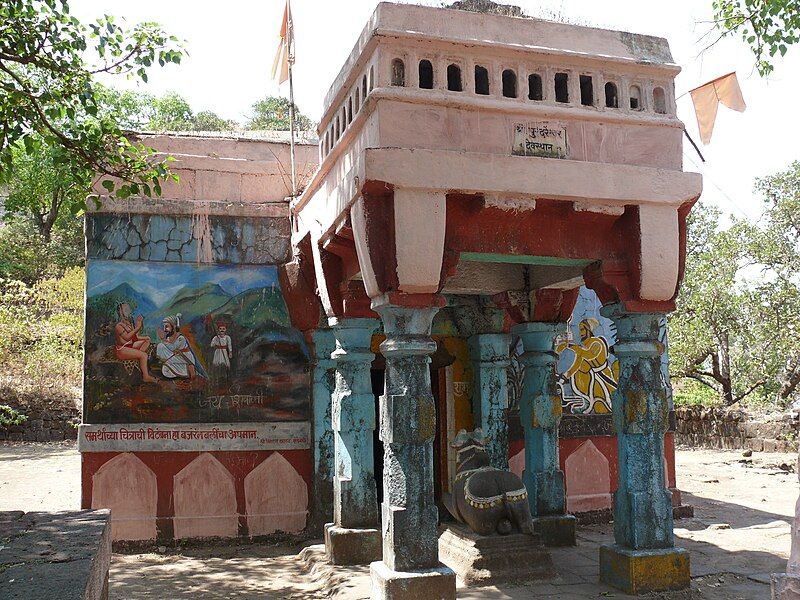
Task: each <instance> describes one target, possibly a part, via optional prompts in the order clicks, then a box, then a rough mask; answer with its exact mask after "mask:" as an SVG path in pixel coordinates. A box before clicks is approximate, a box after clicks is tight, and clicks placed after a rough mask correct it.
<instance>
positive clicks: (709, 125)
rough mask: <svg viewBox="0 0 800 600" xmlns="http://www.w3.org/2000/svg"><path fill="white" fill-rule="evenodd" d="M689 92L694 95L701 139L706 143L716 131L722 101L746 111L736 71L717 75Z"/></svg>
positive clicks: (732, 107)
mask: <svg viewBox="0 0 800 600" xmlns="http://www.w3.org/2000/svg"><path fill="white" fill-rule="evenodd" d="M689 93H690V94H691V95H692V102H693V103H694V113H695V115H696V116H697V127H698V129H700V139H701V140H703V143H704V144H708V143H709V142H711V133H712V132H713V131H714V121H716V119H717V108H719V103H720V102H722V103H723V104H724V105H725V106H727V107H728V108H730V109H732V110H735V111H738V112H744V109H745V108H747V105H746V104H745V103H744V98H743V97H742V90H741V88H740V87H739V80H738V79H737V78H736V72H733V73H728V74H727V75H723V76H722V77H717V78H716V79H713V80H712V81H709V82H708V83H705V84H703V85H701V86H700V87H696V88H694V89H693V90H691V91H690V92H689Z"/></svg>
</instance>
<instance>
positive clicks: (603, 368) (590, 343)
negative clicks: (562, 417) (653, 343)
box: [556, 318, 619, 414]
mask: <svg viewBox="0 0 800 600" xmlns="http://www.w3.org/2000/svg"><path fill="white" fill-rule="evenodd" d="M599 325H600V323H599V321H598V320H597V319H594V318H588V319H583V320H582V321H581V322H580V324H579V325H578V331H579V333H580V336H581V343H580V344H573V343H570V342H569V341H568V340H562V341H560V342H558V343H557V344H556V352H557V353H559V354H561V353H562V352H563V351H564V350H567V349H569V350H572V352H573V353H574V354H575V358H574V359H573V361H572V364H571V365H570V366H569V368H568V369H567V370H566V371H565V372H564V373H563V374H562V375H561V377H562V378H563V379H564V380H566V381H569V382H570V384H571V386H572V390H573V392H574V393H575V394H576V395H577V397H578V399H579V400H580V404H581V406H579V407H578V410H577V411H574V412H581V413H584V414H588V413H597V414H604V413H610V412H611V395H612V394H613V393H614V390H616V389H617V381H619V362H618V361H616V360H615V361H614V362H613V363H612V364H609V349H608V342H607V341H606V340H605V338H604V337H602V336H598V335H595V333H594V332H595V330H596V329H597V328H598V327H599Z"/></svg>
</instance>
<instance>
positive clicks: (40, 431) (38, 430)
mask: <svg viewBox="0 0 800 600" xmlns="http://www.w3.org/2000/svg"><path fill="white" fill-rule="evenodd" d="M6 404H8V405H9V406H11V407H12V408H14V409H15V410H18V411H19V412H20V413H22V414H24V415H25V416H26V417H28V420H27V421H25V422H24V423H22V424H21V425H12V426H10V427H5V428H4V427H0V440H9V441H15V442H22V441H25V442H61V441H63V440H74V439H76V438H77V437H78V425H79V424H80V422H81V411H80V410H79V409H78V408H77V407H74V406H64V405H62V404H56V405H53V406H45V407H35V408H34V407H20V406H16V405H15V404H14V403H13V402H6Z"/></svg>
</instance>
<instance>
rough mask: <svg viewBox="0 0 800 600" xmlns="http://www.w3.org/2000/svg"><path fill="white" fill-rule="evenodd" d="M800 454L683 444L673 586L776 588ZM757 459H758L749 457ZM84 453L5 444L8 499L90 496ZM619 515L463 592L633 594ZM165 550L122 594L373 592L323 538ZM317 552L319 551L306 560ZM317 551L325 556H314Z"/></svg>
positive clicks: (699, 594)
mask: <svg viewBox="0 0 800 600" xmlns="http://www.w3.org/2000/svg"><path fill="white" fill-rule="evenodd" d="M795 459H796V457H795V456H792V455H789V454H765V453H756V454H754V455H753V457H751V458H749V459H745V458H743V457H742V455H741V453H740V452H739V451H719V450H683V449H682V450H679V451H678V455H677V462H678V473H679V474H678V482H679V485H680V487H681V489H682V490H684V501H685V502H688V503H690V504H693V505H694V506H695V518H694V519H688V520H681V521H678V522H676V531H675V533H676V536H677V540H678V544H679V545H681V546H683V547H685V548H688V549H689V551H690V552H691V554H692V575H693V577H694V578H693V581H692V589H691V590H690V591H686V592H681V593H675V594H664V595H661V596H660V597H661V598H674V599H678V598H680V599H683V598H691V599H693V600H694V599H703V600H723V599H724V600H728V599H740V598H741V599H745V600H751V599H760V598H768V597H769V587H768V585H767V583H766V582H767V576H768V574H769V573H771V572H776V571H781V570H783V569H784V568H785V565H786V558H787V557H788V550H789V520H790V519H791V517H792V513H793V510H794V503H795V500H796V498H797V493H798V485H797V477H796V475H794V473H790V472H787V471H785V470H782V469H781V468H780V466H781V465H782V464H783V465H785V466H787V467H789V468H793V467H794V461H795ZM740 461H751V462H740ZM79 474H80V456H79V455H78V453H77V451H76V450H75V447H74V445H73V444H4V445H0V510H15V509H16V510H26V511H27V510H64V509H75V508H78V507H79V497H80V496H79V490H80V479H79ZM611 537H612V533H611V527H610V526H607V525H602V526H592V527H582V528H581V529H580V533H579V545H578V547H577V548H568V549H559V550H556V551H554V552H553V558H554V562H555V563H556V564H557V566H558V569H559V578H558V579H556V580H553V581H550V582H547V583H535V584H531V585H528V586H524V587H519V586H517V587H508V586H505V587H501V588H499V589H498V588H482V589H462V590H460V592H459V598H469V599H475V600H477V599H479V598H481V599H483V598H485V599H494V598H497V599H500V598H514V599H517V598H520V599H521V598H536V599H538V598H559V599H573V598H574V599H588V598H604V597H618V598H619V597H623V595H622V594H620V593H618V592H616V591H614V590H611V589H609V588H606V587H603V586H600V585H599V584H598V583H597V545H599V544H600V543H604V542H605V541H607V540H610V539H611ZM158 550H159V549H157V548H153V552H148V553H143V554H116V555H115V556H114V559H113V563H112V571H111V598H115V599H118V600H122V599H125V600H140V599H141V600H146V599H163V598H170V599H176V600H177V599H182V598H204V599H223V598H241V599H245V598H248V599H249V598H252V599H255V598H275V599H278V598H281V599H283V598H287V599H295V598H324V597H327V595H326V594H325V593H324V589H323V588H324V586H325V582H328V583H330V584H331V585H332V586H333V588H334V589H335V592H336V593H335V595H336V596H337V597H339V598H366V597H368V591H369V578H368V574H367V569H366V568H363V567H358V568H351V569H348V570H344V569H340V570H338V571H334V570H332V569H329V568H325V567H320V566H319V565H317V566H315V567H314V569H313V570H312V571H311V572H310V573H309V572H308V570H307V569H306V564H307V563H308V559H313V558H315V556H318V555H319V552H320V549H319V547H311V548H308V549H307V550H305V551H304V552H303V553H302V555H300V556H298V553H299V552H300V551H301V550H302V545H301V544H299V543H297V544H288V543H283V544H274V545H268V544H246V545H236V546H229V547H218V546H207V547H198V548H192V549H186V548H184V549H163V550H162V552H158ZM303 559H307V560H305V561H304V560H303ZM312 562H313V561H312Z"/></svg>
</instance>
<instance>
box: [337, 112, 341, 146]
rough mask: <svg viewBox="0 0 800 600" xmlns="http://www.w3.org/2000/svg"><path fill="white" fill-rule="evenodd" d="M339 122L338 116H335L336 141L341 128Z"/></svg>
mask: <svg viewBox="0 0 800 600" xmlns="http://www.w3.org/2000/svg"><path fill="white" fill-rule="evenodd" d="M340 123H341V122H340V121H339V117H336V141H337V142H338V141H339V137H340V136H341V134H342V129H341V126H340Z"/></svg>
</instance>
